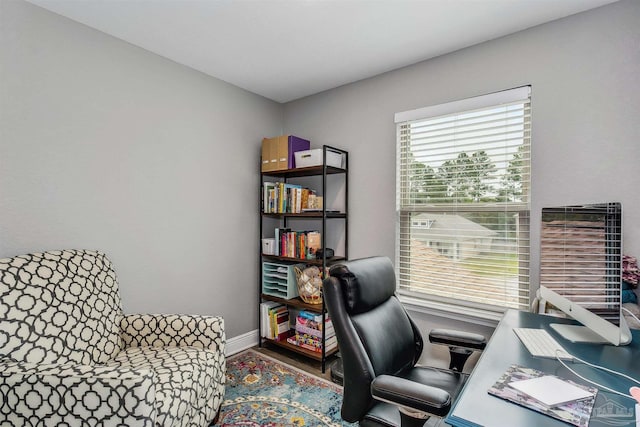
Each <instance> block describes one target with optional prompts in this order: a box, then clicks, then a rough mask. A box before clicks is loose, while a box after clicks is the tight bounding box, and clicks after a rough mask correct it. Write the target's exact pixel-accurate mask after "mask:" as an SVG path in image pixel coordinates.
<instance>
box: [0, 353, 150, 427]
mask: <svg viewBox="0 0 640 427" xmlns="http://www.w3.org/2000/svg"><path fill="white" fill-rule="evenodd" d="M154 375H155V374H154V373H153V372H152V371H150V370H145V369H130V368H114V367H106V366H89V365H35V364H30V363H23V362H12V361H6V360H4V361H0V425H31V424H32V423H34V422H35V421H38V422H37V423H36V424H38V425H61V424H64V425H80V424H82V425H85V424H91V425H98V424H100V425H136V426H145V427H147V426H148V427H154V425H155V420H156V401H155V399H156V389H155V377H154Z"/></svg>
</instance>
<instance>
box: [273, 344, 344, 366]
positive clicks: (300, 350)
mask: <svg viewBox="0 0 640 427" xmlns="http://www.w3.org/2000/svg"><path fill="white" fill-rule="evenodd" d="M262 339H263V340H264V341H265V342H268V343H269V344H273V345H277V346H278V347H283V348H286V349H288V350H291V351H294V352H296V353H300V354H304V355H305V356H307V357H309V358H311V359H314V360H317V361H319V362H322V353H321V352H317V351H311V350H307V349H306V348H302V347H298V346H297V345H293V344H291V343H289V342H287V341H286V340H285V341H275V340H270V339H268V338H262ZM337 352H338V348H337V347H336V348H334V349H333V350H329V351H327V352H325V354H324V356H325V357H324V358H325V359H326V358H327V357H329V356H331V355H332V354H334V353H337Z"/></svg>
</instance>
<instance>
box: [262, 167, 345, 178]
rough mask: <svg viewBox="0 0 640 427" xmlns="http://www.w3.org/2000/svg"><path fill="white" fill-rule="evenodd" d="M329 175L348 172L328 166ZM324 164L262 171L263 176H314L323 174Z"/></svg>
mask: <svg viewBox="0 0 640 427" xmlns="http://www.w3.org/2000/svg"><path fill="white" fill-rule="evenodd" d="M326 169H327V175H335V174H338V173H347V170H346V169H342V168H334V167H332V166H327V168H326ZM322 170H323V166H311V167H308V168H297V169H285V170H280V171H267V172H260V173H261V174H262V176H278V177H291V178H295V177H300V176H314V175H322Z"/></svg>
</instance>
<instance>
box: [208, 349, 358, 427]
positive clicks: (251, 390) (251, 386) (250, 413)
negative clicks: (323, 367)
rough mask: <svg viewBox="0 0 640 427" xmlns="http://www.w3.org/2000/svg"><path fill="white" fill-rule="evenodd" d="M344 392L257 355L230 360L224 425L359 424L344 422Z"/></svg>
mask: <svg viewBox="0 0 640 427" xmlns="http://www.w3.org/2000/svg"><path fill="white" fill-rule="evenodd" d="M341 404H342V388H341V387H340V386H338V385H336V384H334V383H332V382H330V381H327V380H325V379H322V378H319V377H316V376H313V375H311V374H309V373H306V372H304V371H302V370H299V369H297V368H295V367H292V366H290V365H287V364H285V363H283V362H280V361H278V360H275V359H273V358H271V357H269V356H266V355H263V354H260V353H258V352H255V351H253V350H246V351H244V352H242V353H239V354H237V355H235V356H232V357H230V358H229V359H227V384H226V393H225V400H224V402H223V403H222V409H221V414H220V418H219V420H218V423H217V425H218V426H243V427H284V426H294V427H302V426H307V427H309V426H331V427H342V426H351V425H353V424H349V423H346V422H344V421H342V420H341V418H340V405H341Z"/></svg>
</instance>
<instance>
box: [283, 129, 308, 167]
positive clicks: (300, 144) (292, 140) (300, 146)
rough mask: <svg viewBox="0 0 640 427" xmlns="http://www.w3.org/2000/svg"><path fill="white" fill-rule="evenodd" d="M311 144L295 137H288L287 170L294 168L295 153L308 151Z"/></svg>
mask: <svg viewBox="0 0 640 427" xmlns="http://www.w3.org/2000/svg"><path fill="white" fill-rule="evenodd" d="M310 147H311V142H309V141H307V140H306V139H302V138H298V137H297V136H293V135H289V136H288V140H287V168H288V169H294V168H295V167H296V156H295V154H294V153H295V152H296V151H304V150H308V149H309V148H310Z"/></svg>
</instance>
